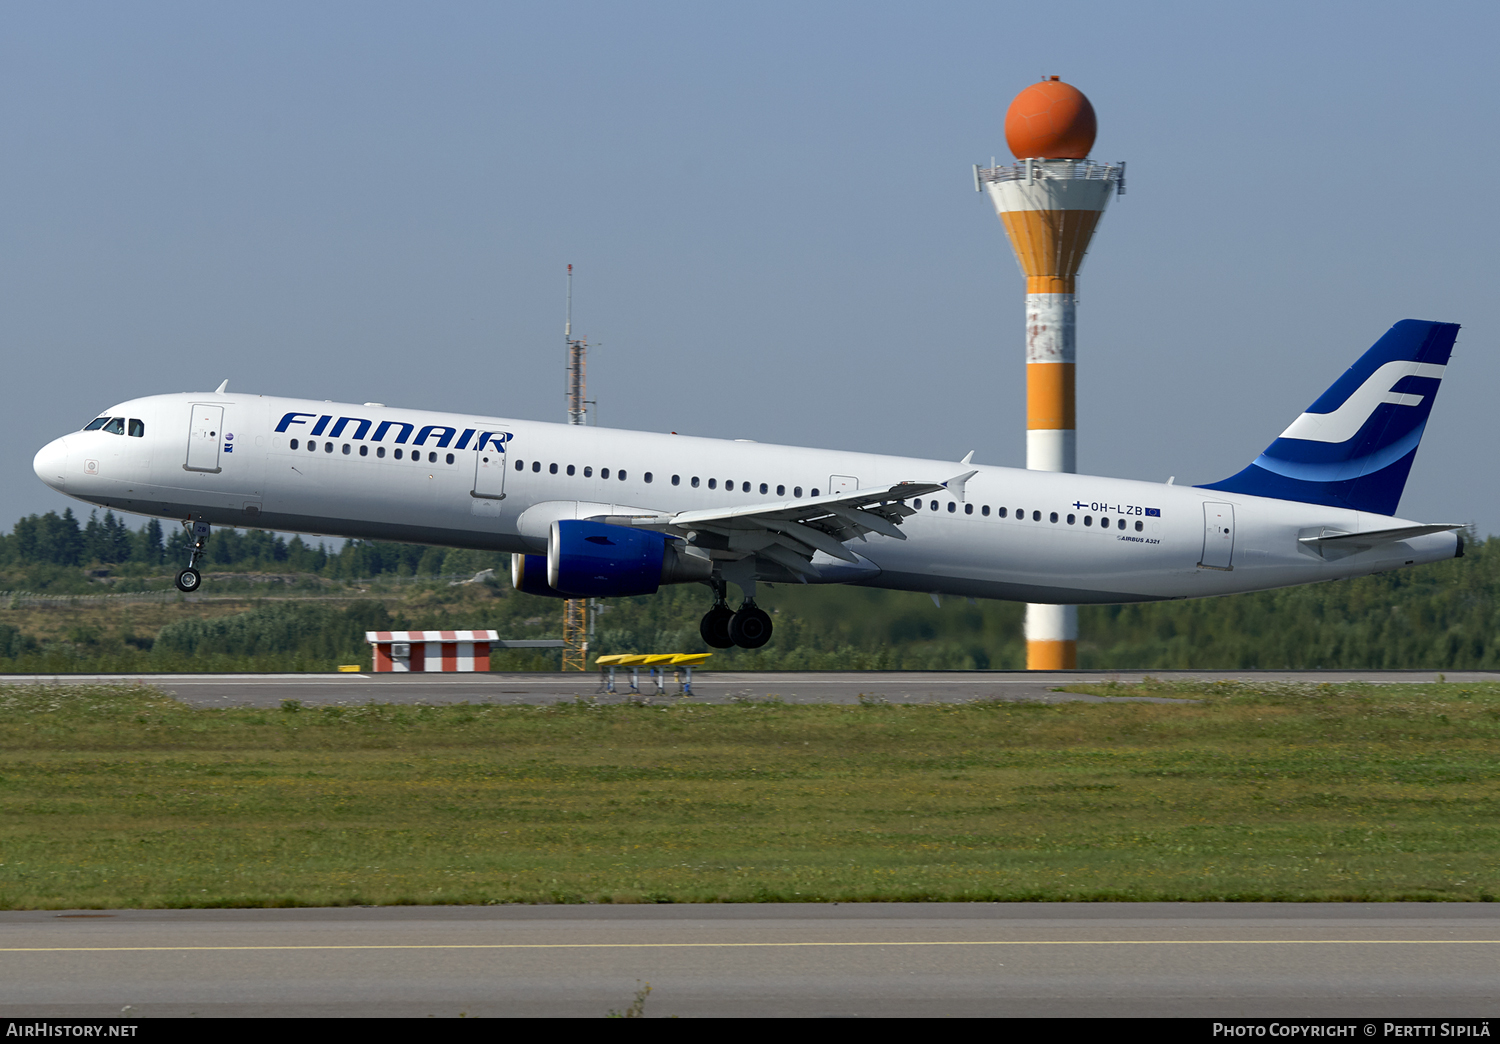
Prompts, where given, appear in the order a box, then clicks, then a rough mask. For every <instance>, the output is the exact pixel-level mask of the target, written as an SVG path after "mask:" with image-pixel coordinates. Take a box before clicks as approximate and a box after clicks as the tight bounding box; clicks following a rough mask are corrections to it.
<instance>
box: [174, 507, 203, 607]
mask: <svg viewBox="0 0 1500 1044" xmlns="http://www.w3.org/2000/svg"><path fill="white" fill-rule="evenodd" d="M182 525H183V528H185V529H187V530H188V531H189V532H190V533H191V534H192V541H191V543H190V544H189V550H188V565H187V568H186V569H184V570H183V571H182V572H180V573H178V574H177V590H179V591H182V592H184V593H192V592H193V591H196V590H198V588H199V587H200V586H202V584H203V574H202V573H200V572H198V559H200V558H202V557H203V547H204V545H205V544H207V543H208V532H209V526H208V523H207V522H204V521H202V520H201V519H200V520H199V521H197V522H194V521H192V520H191V519H189V520H188V521H186V522H184V523H183V524H182Z"/></svg>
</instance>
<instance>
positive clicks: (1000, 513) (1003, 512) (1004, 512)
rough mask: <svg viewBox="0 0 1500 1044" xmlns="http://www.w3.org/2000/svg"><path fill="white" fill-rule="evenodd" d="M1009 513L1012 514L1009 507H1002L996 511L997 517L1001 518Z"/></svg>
mask: <svg viewBox="0 0 1500 1044" xmlns="http://www.w3.org/2000/svg"><path fill="white" fill-rule="evenodd" d="M1008 514H1010V510H1009V509H1008V508H1000V509H998V510H997V511H996V512H995V515H996V516H997V517H999V518H1004V517H1005V516H1006V515H1008Z"/></svg>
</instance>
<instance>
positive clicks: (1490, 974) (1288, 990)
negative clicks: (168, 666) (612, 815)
mask: <svg viewBox="0 0 1500 1044" xmlns="http://www.w3.org/2000/svg"><path fill="white" fill-rule="evenodd" d="M1497 959H1500V905H1491V904H1476V905H1459V904H1414V903H1391V904H1329V905H1324V904H1313V903H1307V904H1285V903H1268V904H1258V905H1236V904H1229V903H1194V904H1167V903H1140V904H1123V903H1094V904H1087V905H1075V906H1070V905H1066V904H1043V903H1017V904H970V903H951V904H921V903H892V904H857V905H849V904H846V905H823V904H818V905H814V904H808V905H796V904H792V905H748V904H747V905H703V906H510V907H388V908H378V909H369V908H364V909H360V908H354V909H315V910H143V911H118V912H105V911H66V912H61V913H59V912H43V911H31V912H12V913H0V981H3V982H4V983H5V986H4V990H3V995H4V996H3V1001H0V1016H6V1017H13V1018H14V1017H29V1018H38V1017H46V1016H53V1017H74V1018H80V1017H96V1018H97V1017H106V1016H112V1017H119V1016H121V1014H122V1013H123V1014H124V1015H125V1016H126V1017H129V1018H152V1017H171V1016H179V1017H180V1016H193V1015H197V1016H203V1017H216V1016H219V1017H223V1016H267V1017H274V1016H335V1017H337V1016H348V1017H385V1018H396V1017H428V1016H436V1017H440V1018H442V1017H457V1016H460V1015H464V1016H467V1017H470V1018H473V1017H487V1018H488V1017H505V1016H552V1017H556V1016H576V1017H595V1018H597V1017H601V1016H604V1015H606V1014H608V1013H609V1012H610V1011H611V1010H616V1011H623V1010H624V1009H625V1008H627V1007H628V1006H629V1005H630V1003H631V1002H632V1001H633V1000H634V999H635V997H636V994H637V992H638V991H640V990H641V989H643V988H644V986H645V985H646V984H648V983H649V985H650V987H651V992H650V994H649V995H648V996H647V997H646V1000H645V1004H644V1014H645V1015H646V1016H647V1017H651V1016H669V1015H680V1016H695V1017H712V1016H720V1017H723V1016H735V1017H757V1016H760V1017H776V1016H800V1017H808V1016H814V1017H816V1016H829V1017H875V1018H881V1017H893V1016H921V1017H934V1016H1112V1017H1117V1018H1118V1017H1132V1016H1179V1017H1201V1018H1215V1019H1222V1018H1235V1017H1241V1018H1243V1017H1257V1016H1258V1017H1279V1018H1292V1017H1303V1018H1307V1017H1348V1018H1353V1019H1361V1020H1365V1019H1381V1018H1415V1017H1430V1018H1462V1017H1476V1016H1477V1017H1484V1016H1491V1015H1494V1014H1496V1009H1497V1007H1500V1002H1497V1000H1496V974H1495V968H1496V963H1497Z"/></svg>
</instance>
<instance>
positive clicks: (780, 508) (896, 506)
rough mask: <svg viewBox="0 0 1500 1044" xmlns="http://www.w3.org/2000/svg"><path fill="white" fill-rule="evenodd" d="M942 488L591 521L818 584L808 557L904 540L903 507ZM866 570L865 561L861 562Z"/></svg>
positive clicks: (886, 489) (920, 486)
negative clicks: (874, 541)
mask: <svg viewBox="0 0 1500 1044" xmlns="http://www.w3.org/2000/svg"><path fill="white" fill-rule="evenodd" d="M945 488H946V487H945V486H944V484H943V483H941V482H897V483H894V484H892V485H889V486H877V487H872V488H868V489H858V490H852V491H850V492H847V493H831V494H829V495H828V496H824V497H807V498H803V499H801V500H777V501H771V502H762V503H757V504H746V505H744V506H742V507H732V508H731V507H723V508H703V509H700V510H697V511H679V512H677V513H676V514H670V515H666V514H662V515H611V516H608V517H603V518H599V519H598V520H597V521H600V522H609V523H613V524H614V525H626V526H644V527H645V528H648V529H655V530H658V531H660V532H664V533H670V534H672V535H673V536H677V537H681V538H682V539H683V540H685V541H686V542H687V543H689V544H691V545H693V546H694V547H697V548H700V549H703V550H705V551H707V552H708V553H709V554H710V555H711V556H712V557H713V558H715V559H721V560H728V561H734V560H739V559H743V558H747V557H750V556H752V555H753V556H755V557H756V559H757V563H756V565H757V571H763V566H764V564H765V563H774V564H775V565H776V566H779V567H780V569H779V570H776V569H772V570H770V571H771V572H773V573H774V572H780V571H785V572H788V573H790V574H791V575H792V576H793V577H794V578H796V579H799V580H803V581H804V582H805V581H806V580H807V579H808V578H812V579H819V578H821V575H822V574H820V573H819V571H818V569H817V567H816V566H814V565H813V564H812V558H813V556H814V555H815V554H817V552H819V551H821V552H823V553H824V554H826V555H829V556H830V557H832V558H836V559H841V560H842V561H844V562H848V563H850V564H858V563H860V561H861V559H860V557H859V556H858V555H856V554H855V553H854V552H853V551H851V550H849V549H848V548H847V547H845V546H844V544H845V542H846V541H849V540H855V539H859V540H864V539H865V538H866V535H867V534H869V533H878V534H879V535H881V536H886V537H890V538H892V539H894V540H905V539H906V534H905V533H903V532H901V528H900V527H901V523H902V521H903V520H905V518H906V517H907V516H908V515H914V514H916V508H913V507H910V506H908V505H907V504H906V503H904V501H906V500H910V499H912V498H914V497H921V496H926V495H927V494H929V493H936V492H938V491H939V490H942V489H945ZM867 565H868V563H867Z"/></svg>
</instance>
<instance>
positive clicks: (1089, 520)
mask: <svg viewBox="0 0 1500 1044" xmlns="http://www.w3.org/2000/svg"><path fill="white" fill-rule="evenodd" d="M1083 524H1084V525H1086V526H1091V525H1093V524H1094V516H1093V515H1084V516H1083Z"/></svg>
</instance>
